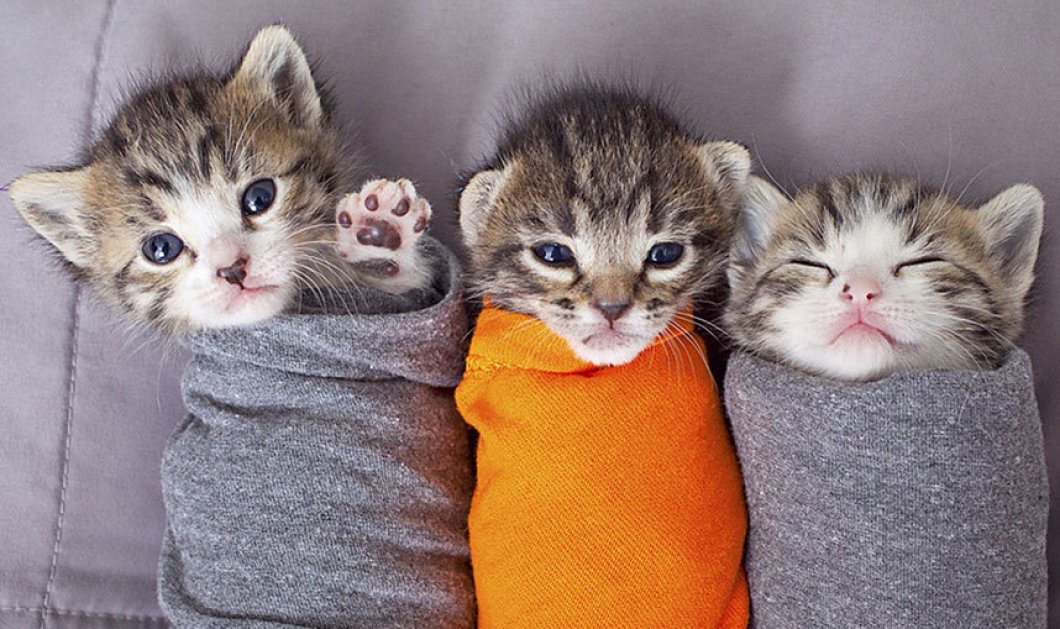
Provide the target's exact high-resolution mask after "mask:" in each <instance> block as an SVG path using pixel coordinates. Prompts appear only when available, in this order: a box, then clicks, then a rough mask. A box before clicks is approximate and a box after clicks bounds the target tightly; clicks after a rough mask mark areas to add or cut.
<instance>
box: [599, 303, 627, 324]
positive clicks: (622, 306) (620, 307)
mask: <svg viewBox="0 0 1060 629" xmlns="http://www.w3.org/2000/svg"><path fill="white" fill-rule="evenodd" d="M630 305H631V304H630V303H629V302H628V301H622V302H617V301H594V302H593V308H596V309H597V310H599V311H600V312H601V313H602V314H603V315H604V318H605V319H607V322H608V323H614V322H615V321H617V320H618V318H619V317H621V316H622V315H624V314H626V311H627V310H629V307H630Z"/></svg>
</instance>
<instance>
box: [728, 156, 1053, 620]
mask: <svg viewBox="0 0 1060 629" xmlns="http://www.w3.org/2000/svg"><path fill="white" fill-rule="evenodd" d="M1042 219H1043V202H1042V196H1041V194H1040V193H1039V192H1038V191H1037V190H1036V189H1035V188H1033V187H1032V186H1029V185H1026V184H1017V185H1014V186H1011V187H1010V188H1008V189H1006V190H1004V191H1002V192H1001V193H999V194H997V195H996V196H995V197H994V198H992V199H991V200H989V201H988V202H986V203H984V204H983V205H981V206H979V207H977V208H972V207H968V206H964V205H961V204H960V203H959V201H958V200H955V199H952V198H950V197H949V196H947V195H946V194H945V193H944V192H940V191H938V190H934V189H932V188H930V187H928V186H925V185H923V184H922V183H921V182H920V181H919V179H913V178H910V177H897V176H892V175H885V174H878V173H876V174H873V173H863V174H858V175H850V176H842V177H836V178H833V179H830V180H827V181H824V182H822V183H820V184H817V185H814V186H810V187H807V188H805V189H803V190H801V191H799V192H798V193H797V194H796V195H795V196H794V197H788V196H787V195H785V194H783V193H781V191H779V190H777V189H775V188H773V187H772V186H771V185H770V184H768V183H766V182H764V181H762V180H752V183H751V185H750V186H749V192H748V195H747V197H746V203H745V207H744V208H743V212H742V219H741V230H740V233H739V235H738V237H737V239H736V240H735V243H736V244H735V245H734V247H733V250H732V255H731V260H732V264H731V266H730V268H729V280H730V288H731V298H730V300H729V303H728V305H727V307H726V312H725V323H726V325H727V328H728V331H729V333H730V334H731V335H732V337H733V338H734V339H735V340H736V341H737V342H738V343H739V345H740V346H741V347H743V348H744V349H745V350H747V351H749V352H752V353H753V355H754V356H756V358H752V357H751V355H750V354H741V355H737V356H736V357H735V359H734V360H733V362H732V363H731V365H730V367H729V371H728V373H727V374H726V387H725V393H726V406H727V408H728V411H729V417H730V420H731V422H732V427H733V432H734V434H735V437H736V445H737V450H738V452H739V457H740V463H741V467H742V469H743V473H744V480H745V483H746V488H747V503H748V512H749V515H750V529H749V533H748V551H747V572H748V578H749V580H750V585H751V608H752V613H753V618H754V624H755V626H756V627H759V628H764V629H769V628H773V627H777V628H783V629H787V628H789V627H892V626H893V627H939V628H942V627H947V628H948V627H1044V626H1045V619H1046V615H1045V614H1046V562H1045V532H1046V529H1045V527H1046V516H1047V513H1048V487H1047V484H1046V473H1045V464H1044V461H1043V451H1042V433H1041V424H1040V422H1039V418H1038V408H1037V405H1036V402H1035V397H1034V389H1033V379H1032V377H1031V369H1030V362H1029V360H1028V359H1027V355H1026V354H1025V353H1023V352H1022V351H1020V350H1018V349H1016V348H1015V340H1016V338H1017V337H1018V336H1019V333H1020V331H1021V330H1022V329H1023V320H1024V302H1025V299H1026V295H1027V291H1028V289H1029V288H1030V286H1031V284H1032V282H1033V280H1034V263H1035V260H1036V258H1037V256H1038V241H1039V239H1040V236H1041V233H1042Z"/></svg>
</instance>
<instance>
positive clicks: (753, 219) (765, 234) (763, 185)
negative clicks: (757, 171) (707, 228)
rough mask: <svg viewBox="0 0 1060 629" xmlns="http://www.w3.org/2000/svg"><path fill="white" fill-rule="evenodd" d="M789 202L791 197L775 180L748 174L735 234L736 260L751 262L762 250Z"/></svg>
mask: <svg viewBox="0 0 1060 629" xmlns="http://www.w3.org/2000/svg"><path fill="white" fill-rule="evenodd" d="M787 202H788V198H787V197H786V196H785V195H784V193H783V192H781V191H780V190H779V189H778V188H777V187H776V186H774V185H773V184H771V183H769V182H768V181H766V180H764V179H761V178H759V177H755V176H753V175H752V176H750V177H748V178H747V187H746V191H745V195H744V200H743V203H742V204H741V205H740V210H739V216H738V218H737V221H736V234H735V236H734V238H733V244H732V251H731V255H732V260H733V262H735V263H737V264H742V265H745V266H746V265H750V264H752V263H753V262H754V261H755V260H756V259H757V258H758V256H759V255H761V254H762V251H763V250H764V249H765V246H766V244H767V243H768V242H769V239H770V237H771V236H772V235H773V230H774V229H775V227H776V218H777V216H778V215H779V213H780V208H782V207H784V205H785V204H786V203H787Z"/></svg>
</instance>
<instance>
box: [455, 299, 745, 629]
mask: <svg viewBox="0 0 1060 629" xmlns="http://www.w3.org/2000/svg"><path fill="white" fill-rule="evenodd" d="M701 353H702V356H701ZM703 357H705V348H704V346H703V343H702V341H701V340H700V339H699V338H698V337H697V336H695V334H694V332H693V331H692V330H691V329H690V327H688V326H673V327H672V329H671V330H669V331H668V332H667V333H666V334H664V335H662V336H661V337H660V338H659V339H658V340H657V341H656V342H655V343H653V344H652V345H651V346H650V347H648V348H647V349H645V350H644V351H643V352H642V353H641V354H640V355H639V356H638V357H637V358H636V359H635V360H634V361H633V362H632V363H630V364H628V365H623V366H617V367H596V366H593V365H590V364H588V363H585V362H583V361H581V360H579V359H578V358H577V357H575V356H574V354H573V352H572V351H571V350H570V348H569V346H567V344H566V341H564V340H563V339H562V338H560V337H558V336H556V335H554V334H553V333H551V332H550V331H549V330H548V328H547V327H546V326H545V325H544V324H542V323H541V322H539V321H536V320H534V319H532V318H530V317H527V316H525V315H521V314H516V313H512V312H506V311H503V310H499V309H496V308H491V307H487V308H486V309H485V310H484V311H483V312H482V314H481V316H480V317H479V319H478V323H477V325H476V327H475V334H474V336H473V338H472V341H471V349H470V351H469V355H468V362H467V370H466V373H465V377H464V381H463V382H462V383H461V384H460V386H459V387H458V388H457V404H458V407H459V409H460V411H461V413H462V414H463V416H464V419H465V420H466V421H467V422H468V423H469V424H471V425H472V426H473V427H474V428H475V429H477V430H478V432H479V442H478V453H477V460H478V486H477V487H476V490H475V496H474V499H473V502H472V508H471V515H470V518H469V527H470V537H471V556H472V566H473V567H474V575H475V583H476V588H477V594H478V600H479V624H480V626H482V627H486V628H489V627H719V626H721V627H744V626H746V624H747V589H746V580H745V577H744V574H743V570H742V568H741V558H742V553H743V543H744V534H745V530H746V513H745V511H744V503H743V493H742V485H741V482H740V478H739V470H738V467H737V463H736V458H735V454H734V452H733V447H732V442H731V439H730V437H729V434H728V431H727V429H726V426H725V422H724V419H723V417H722V413H721V404H720V401H719V400H718V396H717V391H716V388H715V386H714V382H713V380H712V378H711V376H710V372H709V371H708V369H707V367H706V362H705V359H704V358H703Z"/></svg>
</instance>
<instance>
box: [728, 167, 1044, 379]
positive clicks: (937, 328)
mask: <svg viewBox="0 0 1060 629" xmlns="http://www.w3.org/2000/svg"><path fill="white" fill-rule="evenodd" d="M752 179H753V180H752V182H751V184H750V186H749V189H750V190H749V194H748V204H747V206H746V208H745V211H744V215H743V220H742V224H741V227H740V232H739V234H738V235H737V237H736V241H735V245H734V249H733V255H732V265H731V267H730V270H729V280H730V285H731V289H732V292H731V297H730V303H729V305H728V307H727V310H726V313H725V323H726V327H727V328H728V330H729V331H730V332H731V334H732V335H733V337H734V338H735V339H736V340H737V341H738V342H739V343H741V344H742V345H743V346H744V347H746V348H748V349H750V350H752V351H754V352H756V353H759V354H761V355H763V356H765V357H768V358H771V359H774V360H778V361H782V362H786V363H788V364H791V365H793V366H796V367H799V368H802V369H805V370H808V371H812V372H815V373H818V374H822V375H826V376H830V377H835V378H840V379H848V380H870V379H876V378H880V377H883V376H886V375H888V374H890V373H893V372H895V371H898V370H908V369H974V368H980V369H982V368H992V367H994V366H996V365H997V364H998V363H999V362H1000V361H1001V360H1002V359H1003V358H1004V356H1005V354H1006V353H1007V351H1008V349H1009V348H1010V347H1011V345H1012V342H1013V340H1014V339H1015V337H1016V336H1017V335H1018V334H1019V333H1020V331H1021V330H1022V325H1023V303H1024V299H1025V297H1026V293H1027V290H1028V289H1029V288H1030V285H1031V283H1032V281H1033V267H1034V262H1035V259H1036V258H1037V253H1038V240H1039V238H1040V235H1041V228H1042V198H1041V195H1040V194H1039V193H1038V191H1037V190H1036V189H1034V188H1032V187H1030V186H1026V185H1020V186H1013V187H1012V188H1010V189H1008V190H1006V191H1005V192H1002V193H1001V194H999V195H998V196H997V197H995V198H994V199H993V200H991V201H990V202H989V203H987V204H986V205H984V206H983V207H981V208H979V209H978V210H974V209H970V208H966V207H963V206H960V205H958V204H957V203H955V202H954V201H953V200H952V199H950V198H949V197H947V196H945V195H943V194H940V193H938V192H935V191H932V190H929V189H926V188H924V187H922V186H919V185H918V184H917V182H916V181H913V180H910V179H902V178H894V177H889V176H883V175H864V176H850V177H842V178H838V179H834V180H832V181H829V182H826V183H824V184H821V185H819V186H816V187H814V188H812V189H808V190H804V191H802V192H800V193H799V194H797V195H796V196H795V197H794V199H792V200H788V199H786V198H784V197H783V196H782V195H781V193H780V192H779V191H778V190H776V189H775V188H773V187H772V186H770V185H769V184H767V183H765V182H763V181H761V180H758V179H756V178H752Z"/></svg>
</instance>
